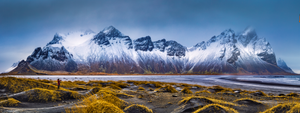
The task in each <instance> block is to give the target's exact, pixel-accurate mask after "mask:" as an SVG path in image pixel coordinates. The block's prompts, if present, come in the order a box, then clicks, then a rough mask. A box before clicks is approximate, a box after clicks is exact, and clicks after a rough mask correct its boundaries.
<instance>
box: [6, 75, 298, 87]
mask: <svg viewBox="0 0 300 113" xmlns="http://www.w3.org/2000/svg"><path fill="white" fill-rule="evenodd" d="M11 76H16V75H11ZM17 77H27V78H36V79H50V80H56V79H58V78H59V79H61V80H63V81H74V80H82V81H89V80H103V81H106V80H115V81H117V80H140V81H161V82H177V83H189V84H199V85H205V86H209V85H210V84H204V83H203V81H214V80H216V79H219V78H228V79H229V78H235V79H236V80H240V81H259V82H263V83H279V84H289V85H300V75H246V76H245V75H167V76H166V75H161V76H160V75H146V76H141V75H138V76H126V75H122V76H94V75H80V76H65V75H46V76H44V75H39V76H37V75H26V76H25V75H24V76H19V75H18V76H17Z"/></svg>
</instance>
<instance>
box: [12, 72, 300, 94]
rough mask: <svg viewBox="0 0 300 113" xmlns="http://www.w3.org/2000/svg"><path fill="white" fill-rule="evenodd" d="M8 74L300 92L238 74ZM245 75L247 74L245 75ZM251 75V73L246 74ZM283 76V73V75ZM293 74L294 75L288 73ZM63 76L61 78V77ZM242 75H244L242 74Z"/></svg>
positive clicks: (299, 89) (64, 79)
mask: <svg viewBox="0 0 300 113" xmlns="http://www.w3.org/2000/svg"><path fill="white" fill-rule="evenodd" d="M9 76H20V77H30V78H35V79H52V80H56V79H57V78H60V79H62V80H63V81H68V80H70V81H74V80H82V81H89V80H103V81H107V80H115V81H118V80H140V81H161V82H177V83H187V84H198V85H203V86H214V85H219V86H222V87H227V88H232V89H243V90H261V91H264V92H266V93H273V94H276V95H277V94H288V93H290V92H295V93H300V85H292V84H281V83H269V82H261V81H255V80H238V79H237V78H238V77H241V76H239V75H155V76H152V75H144V76H139V75H130V76H128V75H123V76H119V75H114V76H112V75H111V76H105V75H101V76H96V75H88V76H87V75H77V76H65V75H45V76H38V75H30V76H28V75H9ZM245 76H247V75H245ZM248 76H252V75H248ZM283 76H284V75H283ZM290 76H294V75H290ZM62 77H63V78H62ZM243 77H244V76H243Z"/></svg>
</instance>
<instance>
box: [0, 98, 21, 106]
mask: <svg viewBox="0 0 300 113" xmlns="http://www.w3.org/2000/svg"><path fill="white" fill-rule="evenodd" d="M19 103H21V102H20V101H18V100H16V99H13V98H8V99H7V100H2V101H0V106H3V107H12V106H18V105H19Z"/></svg>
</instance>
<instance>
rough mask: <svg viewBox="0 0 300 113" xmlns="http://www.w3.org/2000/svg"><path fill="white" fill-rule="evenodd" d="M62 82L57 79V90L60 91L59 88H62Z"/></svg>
mask: <svg viewBox="0 0 300 113" xmlns="http://www.w3.org/2000/svg"><path fill="white" fill-rule="evenodd" d="M60 81H61V80H59V78H58V79H57V89H59V86H60Z"/></svg>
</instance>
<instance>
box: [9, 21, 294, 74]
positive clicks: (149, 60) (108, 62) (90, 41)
mask: <svg viewBox="0 0 300 113" xmlns="http://www.w3.org/2000/svg"><path fill="white" fill-rule="evenodd" d="M195 41H196V42H197V40H195ZM17 64H18V65H16V64H14V65H13V66H12V68H10V70H11V71H10V70H8V71H10V72H8V73H10V74H26V73H28V74H34V73H39V72H48V73H49V72H68V73H78V74H89V73H93V72H96V73H105V74H109V73H114V74H293V73H294V72H293V71H292V70H291V69H290V68H289V67H288V66H287V65H286V63H285V62H284V61H283V60H282V59H278V61H277V59H276V56H275V53H274V51H273V49H272V47H271V44H270V43H269V42H268V41H267V40H266V39H265V38H261V37H259V36H258V35H257V34H256V32H255V30H254V29H252V28H246V29H245V30H244V31H243V32H241V33H235V32H234V31H233V30H232V29H227V30H225V31H223V32H222V33H221V34H219V35H217V36H213V37H211V38H210V39H209V40H208V41H202V42H200V41H199V43H197V44H195V45H194V46H192V47H185V46H183V45H181V44H180V43H179V42H176V41H173V40H166V39H161V40H157V41H152V39H151V37H150V36H145V37H141V38H138V39H135V40H132V39H131V38H130V37H129V36H126V35H124V34H123V33H121V32H120V31H119V30H118V29H116V28H115V27H113V26H109V27H107V28H105V29H103V30H102V31H100V32H99V33H95V32H93V31H92V30H86V31H80V32H71V33H67V34H58V33H57V34H55V35H54V38H53V40H51V41H50V42H49V43H47V44H46V46H44V47H37V48H36V49H35V50H34V51H33V53H32V54H31V55H29V56H28V57H27V59H26V60H23V61H19V62H18V63H17ZM21 70H23V71H21ZM26 70H27V71H26ZM45 74H47V73H45Z"/></svg>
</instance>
